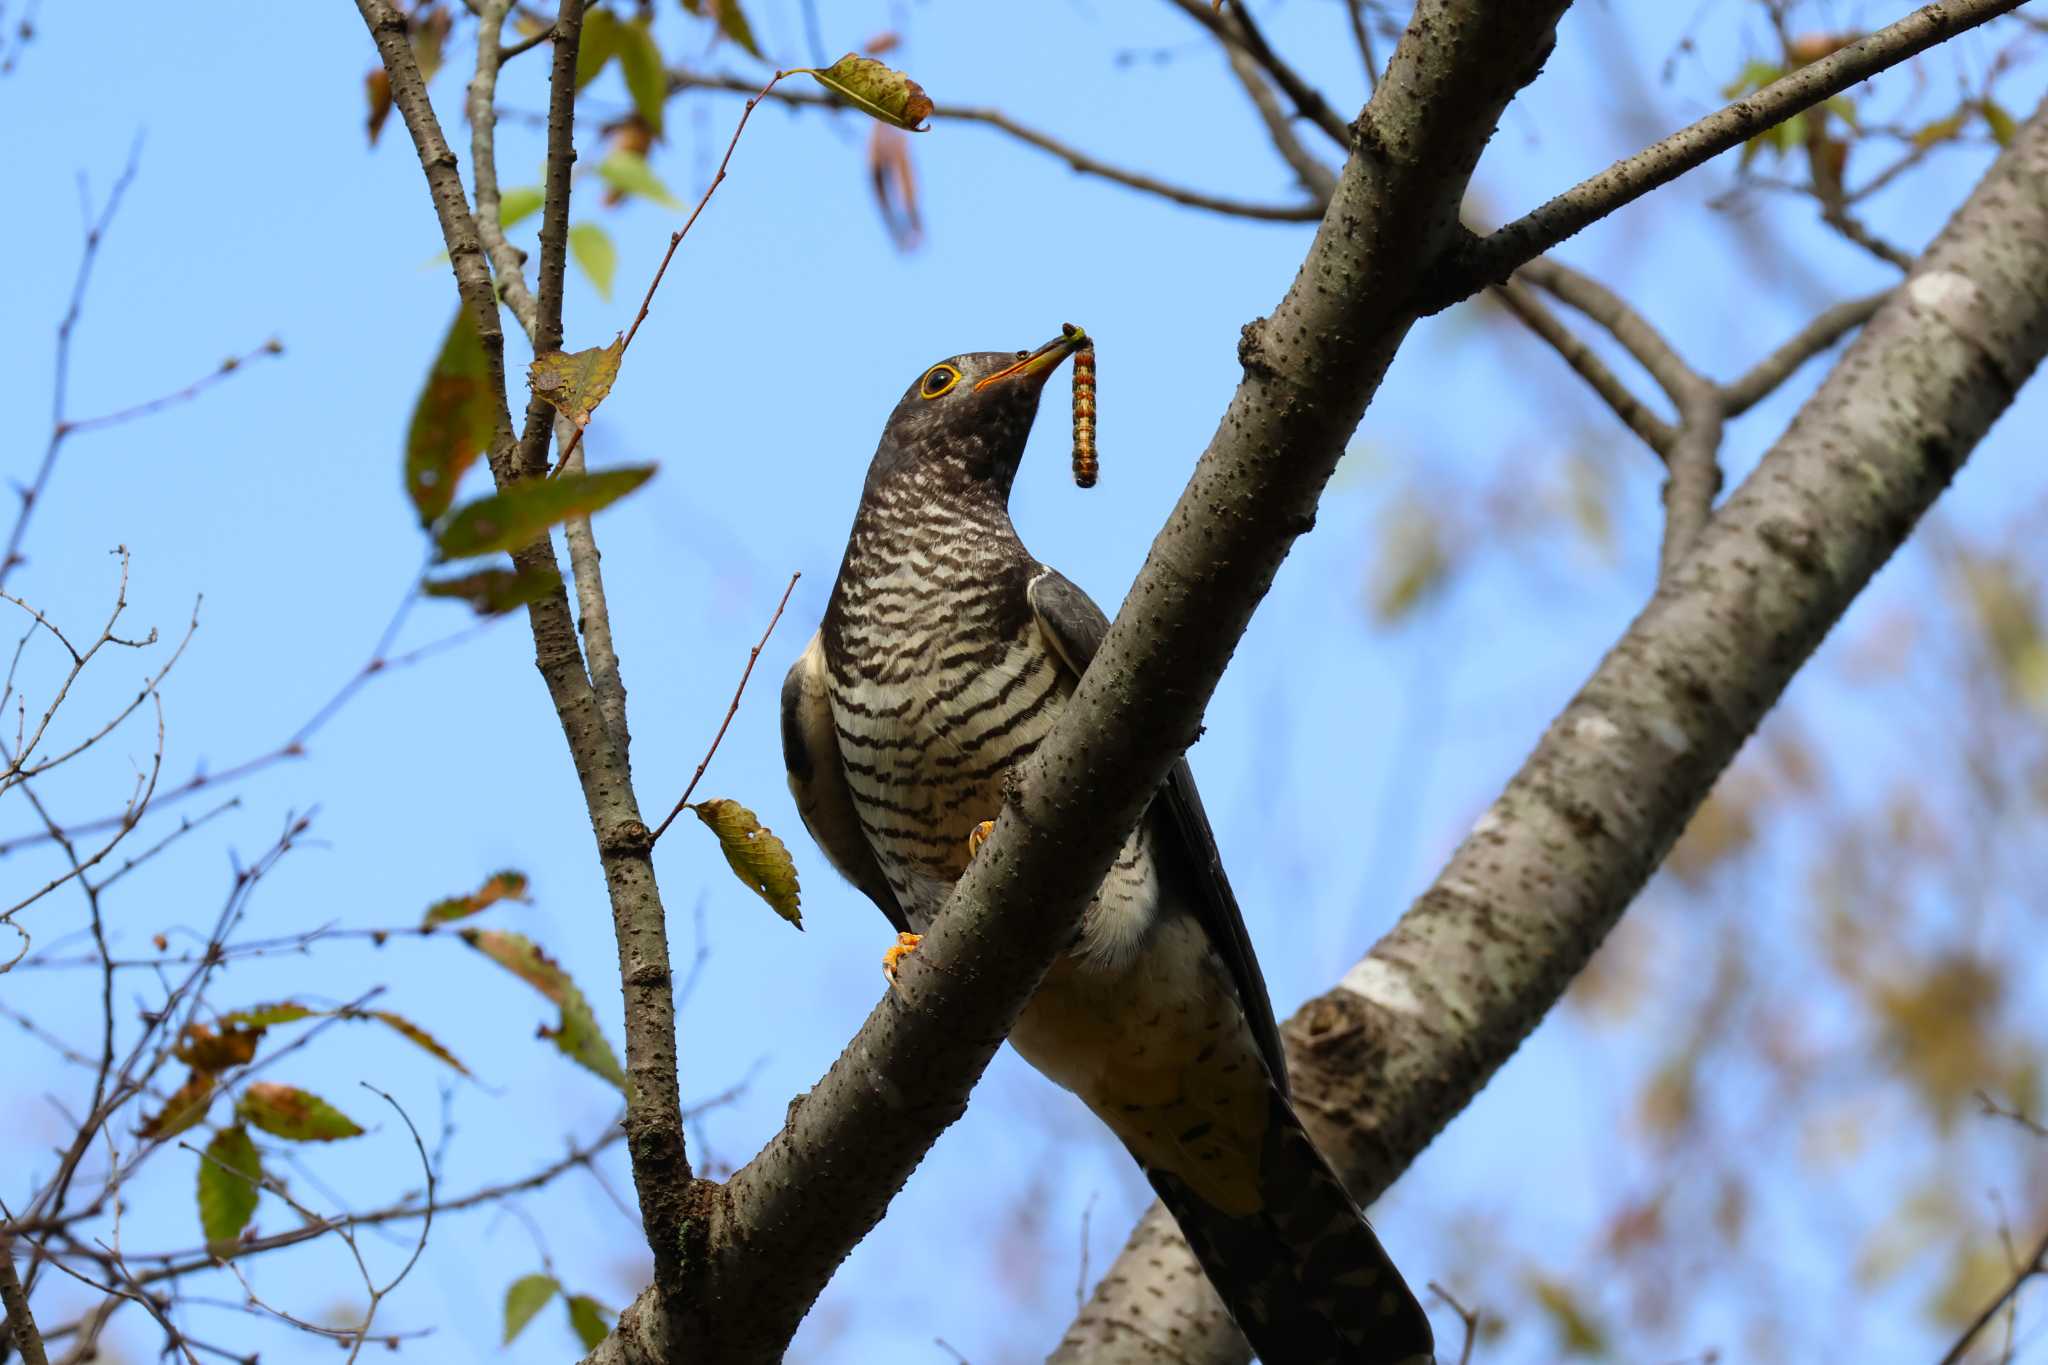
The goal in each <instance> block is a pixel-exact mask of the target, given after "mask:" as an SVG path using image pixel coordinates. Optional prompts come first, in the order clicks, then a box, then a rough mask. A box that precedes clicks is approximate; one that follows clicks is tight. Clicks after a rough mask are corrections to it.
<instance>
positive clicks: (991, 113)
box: [669, 70, 1323, 223]
mask: <svg viewBox="0 0 2048 1365" xmlns="http://www.w3.org/2000/svg"><path fill="white" fill-rule="evenodd" d="M669 89H670V90H671V91H680V90H690V89H697V90H718V91H723V92H725V93H727V94H734V95H754V96H760V95H761V91H760V87H759V86H757V85H755V84H753V83H752V82H749V81H743V80H740V79H739V78H738V77H735V76H723V75H715V74H709V73H702V72H694V71H684V70H675V71H671V72H670V73H669ZM765 98H767V99H769V100H772V101H774V102H775V103H777V104H786V105H794V106H799V107H801V106H810V107H814V108H824V109H831V108H838V107H840V106H839V105H838V103H837V102H836V101H834V100H832V99H830V98H828V97H827V96H824V95H815V94H811V93H809V92H806V91H802V90H785V89H781V88H779V87H778V88H777V89H775V90H773V91H771V92H769V93H768V94H767V95H766V96H765ZM931 117H933V118H935V119H950V120H952V121H954V122H956V123H980V124H985V125H986V126H988V127H990V128H995V129H997V130H999V131H1001V132H1004V133H1007V134H1008V135H1009V136H1011V137H1013V138H1015V139H1016V140H1017V141H1019V142H1022V143H1024V144H1025V145H1026V146H1029V147H1036V148H1037V149H1038V150H1040V151H1042V152H1049V153H1051V154H1052V155H1053V156H1056V157H1058V158H1059V159H1060V160H1062V161H1064V162H1066V163H1067V165H1068V166H1070V167H1072V168H1073V169H1074V170H1075V171H1077V172H1079V173H1080V174H1082V175H1092V176H1095V177H1097V178H1098V179H1102V180H1108V181H1112V182H1114V183H1116V184H1119V185H1122V186H1124V187H1126V188H1128V189H1134V190H1139V191H1142V192H1143V193H1145V194H1151V195H1156V196H1158V197H1159V198H1161V199H1165V200H1168V201H1170V202H1172V203H1175V204H1183V205H1186V206H1187V207H1188V208H1195V209H1202V210H1204V211H1206V212H1209V213H1220V214H1224V215H1226V216H1228V217H1232V218H1250V219H1253V220H1256V221H1259V222H1268V223H1313V222H1315V221H1316V220H1317V219H1318V218H1321V217H1322V216H1323V206H1322V205H1321V204H1320V203H1315V202H1311V203H1304V204H1254V203H1251V202H1248V201H1246V200H1242V199H1232V198H1229V197H1227V196H1224V195H1217V194H1208V193H1205V192H1204V191H1201V190H1194V189H1189V188H1187V187H1186V186H1183V185H1175V184H1171V183H1169V182H1167V181H1164V180H1160V179H1157V178H1156V177H1153V176H1149V175H1145V174H1142V173H1140V172H1138V171H1131V170H1125V169H1124V168H1122V167H1120V166H1113V165H1111V164H1109V163H1108V162H1106V161H1103V160H1101V159H1100V158H1098V157H1096V156H1094V155H1092V154H1091V153H1088V152H1084V151H1082V150H1080V149H1079V148H1077V147H1073V146H1069V145H1068V144H1067V143H1064V142H1062V141H1060V140H1059V139H1058V138H1055V137H1053V136H1051V135H1050V134H1047V133H1042V132H1040V131H1038V130H1037V129H1036V128H1031V127H1028V126H1026V125H1025V124H1022V123H1019V122H1017V121H1016V120H1015V119H1013V118H1011V117H1010V116H1009V115H1008V114H1005V113H1003V112H1002V111H1001V110H1000V109H983V108H977V107H974V106H971V105H964V104H941V105H939V106H938V107H937V108H935V109H933V110H932V113H931Z"/></svg>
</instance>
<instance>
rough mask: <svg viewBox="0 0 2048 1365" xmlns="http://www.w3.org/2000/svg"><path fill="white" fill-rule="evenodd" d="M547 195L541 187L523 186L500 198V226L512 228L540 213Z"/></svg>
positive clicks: (508, 191) (507, 191)
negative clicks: (515, 224)
mask: <svg viewBox="0 0 2048 1365" xmlns="http://www.w3.org/2000/svg"><path fill="white" fill-rule="evenodd" d="M545 202H547V194H546V192H545V191H543V190H542V189H541V187H540V186H539V185H521V186H519V187H518V188H516V189H509V190H506V191H505V192H504V193H503V194H501V195H499V196H498V226H499V227H511V226H512V225H513V224H514V223H520V222H524V221H525V220H526V219H528V218H531V217H533V215H534V214H536V213H539V212H540V208H541V205H542V204H543V203H545Z"/></svg>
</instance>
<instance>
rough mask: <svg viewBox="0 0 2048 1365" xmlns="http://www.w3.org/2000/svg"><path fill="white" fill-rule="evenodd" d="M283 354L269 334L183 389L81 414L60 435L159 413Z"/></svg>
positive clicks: (101, 427) (278, 344)
mask: <svg viewBox="0 0 2048 1365" xmlns="http://www.w3.org/2000/svg"><path fill="white" fill-rule="evenodd" d="M283 354H284V343H283V342H281V341H279V340H278V339H277V338H276V337H272V338H271V339H270V340H268V341H266V342H264V343H263V344H262V345H261V346H258V347H255V348H254V349H253V350H248V351H244V352H243V353H242V354H240V355H231V356H229V357H228V358H227V359H226V360H223V361H221V363H220V364H218V365H216V366H214V367H213V368H212V369H211V370H209V371H207V372H206V373H205V374H203V375H201V376H200V377H199V378H197V379H195V380H193V381H192V382H191V383H189V384H187V385H186V386H185V387H184V388H182V389H178V390H176V391H174V392H171V393H167V394H164V395H162V396H161V397H158V398H151V399H148V400H146V401H144V402H141V403H135V404H132V405H130V406H129V407H125V408H117V409H116V410H115V411H113V412H108V413H102V414H100V415H99V416H98V417H84V418H80V419H79V420H78V421H76V422H67V423H64V424H63V434H64V435H66V436H76V435H78V434H80V433H81V432H87V431H102V430H104V429H106V428H107V427H114V426H120V425H121V424H122V423H124V422H132V421H134V420H136V419H137V418H138V417H149V416H152V415H153V414H155V413H159V412H162V411H163V410H164V409H165V408H172V407H176V406H177V405H178V404H180V403H189V402H191V401H192V400H193V399H195V398H197V397H198V396H199V395H200V394H202V393H205V392H206V391H207V390H208V389H210V388H212V387H213V386H214V385H216V384H219V383H221V382H222V381H223V380H225V379H226V378H227V377H228V376H229V375H231V374H236V373H239V372H240V371H241V370H242V368H243V367H244V366H247V365H253V364H255V363H256V362H257V361H260V360H265V359H268V358H269V357H271V356H279V355H283Z"/></svg>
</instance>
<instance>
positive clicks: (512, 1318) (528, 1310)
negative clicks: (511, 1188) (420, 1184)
mask: <svg viewBox="0 0 2048 1365" xmlns="http://www.w3.org/2000/svg"><path fill="white" fill-rule="evenodd" d="M595 13H598V14H602V13H604V11H603V10H597V11H595ZM561 1289H562V1286H561V1285H559V1284H556V1283H555V1277H554V1276H552V1275H522V1276H520V1277H519V1278H518V1279H516V1280H514V1281H512V1287H511V1288H509V1289H507V1290H506V1291H505V1344H506V1345H507V1346H510V1345H511V1344H512V1339H513V1338H514V1337H517V1336H518V1335H519V1334H520V1333H521V1332H523V1331H525V1330H526V1324H527V1323H529V1322H532V1321H533V1315H534V1314H535V1313H538V1312H539V1311H540V1310H541V1309H543V1308H545V1307H547V1306H548V1300H549V1299H552V1298H553V1297H554V1296H555V1295H556V1294H558V1293H560V1292H561Z"/></svg>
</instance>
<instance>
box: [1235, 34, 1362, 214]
mask: <svg viewBox="0 0 2048 1365" xmlns="http://www.w3.org/2000/svg"><path fill="white" fill-rule="evenodd" d="M1223 55H1224V57H1225V58H1226V59H1228V60H1229V62H1230V74H1231V75H1233V76H1235V77H1237V83H1238V84H1239V85H1241V86H1243V87H1244V92H1245V94H1246V95H1248V96H1250V97H1251V102H1252V108H1253V109H1254V110H1256V111H1257V112H1258V115H1259V122H1261V123H1263V124H1265V125H1266V136H1267V138H1268V139H1269V140H1270V141H1271V142H1272V144H1273V150H1274V151H1276V152H1278V153H1280V159H1281V160H1282V161H1285V162H1286V163H1287V164H1288V166H1289V167H1291V168H1292V169H1293V171H1294V178H1295V179H1296V180H1299V181H1300V182H1301V187H1302V188H1303V189H1305V190H1307V191H1308V193H1309V197H1310V198H1311V199H1314V200H1315V201H1316V203H1318V204H1327V203H1329V202H1330V195H1331V194H1332V193H1333V192H1334V191H1335V190H1336V188H1337V173H1336V172H1335V171H1333V170H1331V169H1330V168H1329V167H1328V166H1326V165H1324V164H1323V163H1322V162H1321V161H1319V160H1317V159H1316V157H1315V156H1314V155H1313V154H1311V153H1310V151H1309V149H1308V148H1307V147H1305V146H1303V145H1302V141H1301V139H1300V138H1298V137H1296V136H1295V135H1294V124H1293V123H1292V122H1291V121H1290V120H1289V119H1288V117H1287V115H1286V114H1285V113H1284V112H1282V110H1281V108H1280V102H1279V101H1278V100H1276V99H1274V98H1273V91H1272V89H1271V88H1270V87H1269V86H1268V85H1267V84H1266V78H1265V77H1264V76H1262V75H1260V74H1259V66H1258V63H1257V62H1254V61H1253V60H1252V59H1251V58H1250V57H1249V56H1247V55H1245V53H1244V52H1243V51H1241V50H1240V49H1238V48H1236V47H1232V46H1230V45H1228V44H1225V45H1224V48H1223Z"/></svg>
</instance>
